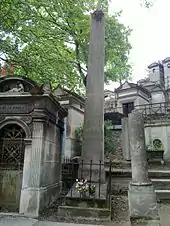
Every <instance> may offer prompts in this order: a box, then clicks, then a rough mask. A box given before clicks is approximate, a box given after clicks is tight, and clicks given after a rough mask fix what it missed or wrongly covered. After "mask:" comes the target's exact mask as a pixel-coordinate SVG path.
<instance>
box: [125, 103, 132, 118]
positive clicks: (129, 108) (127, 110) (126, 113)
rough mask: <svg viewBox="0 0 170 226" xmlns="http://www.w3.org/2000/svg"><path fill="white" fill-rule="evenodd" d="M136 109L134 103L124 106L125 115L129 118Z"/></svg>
mask: <svg viewBox="0 0 170 226" xmlns="http://www.w3.org/2000/svg"><path fill="white" fill-rule="evenodd" d="M133 109H134V102H130V103H125V104H123V114H124V115H125V116H126V117H128V114H129V113H131V112H132V111H133Z"/></svg>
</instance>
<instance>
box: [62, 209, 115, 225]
mask: <svg viewBox="0 0 170 226" xmlns="http://www.w3.org/2000/svg"><path fill="white" fill-rule="evenodd" d="M58 216H59V217H64V218H67V220H68V219H69V218H72V219H74V218H75V219H88V220H91V221H92V220H94V221H99V220H105V221H110V220H111V212H110V210H109V209H103V208H101V209H99V208H84V207H74V206H59V210H58Z"/></svg>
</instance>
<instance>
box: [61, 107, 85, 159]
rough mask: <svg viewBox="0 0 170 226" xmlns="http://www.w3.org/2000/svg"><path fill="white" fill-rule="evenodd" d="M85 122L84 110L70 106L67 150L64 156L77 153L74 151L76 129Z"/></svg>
mask: <svg viewBox="0 0 170 226" xmlns="http://www.w3.org/2000/svg"><path fill="white" fill-rule="evenodd" d="M83 123H84V112H83V111H81V110H79V109H76V108H71V107H70V108H69V110H68V118H67V126H66V127H67V133H66V139H65V150H64V157H65V158H68V159H70V158H72V157H73V156H74V154H75V152H74V143H75V130H76V129H77V128H79V127H80V126H82V125H83Z"/></svg>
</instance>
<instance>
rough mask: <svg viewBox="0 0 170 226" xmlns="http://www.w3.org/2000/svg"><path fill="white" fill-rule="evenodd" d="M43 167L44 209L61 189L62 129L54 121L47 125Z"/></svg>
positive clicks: (42, 199)
mask: <svg viewBox="0 0 170 226" xmlns="http://www.w3.org/2000/svg"><path fill="white" fill-rule="evenodd" d="M41 167H42V172H41V182H40V187H43V188H44V190H43V191H42V193H41V200H40V202H41V204H40V206H41V208H42V209H43V207H47V206H48V205H49V204H50V203H51V202H53V201H54V200H55V199H56V197H57V196H58V195H59V191H60V129H59V128H58V127H57V126H56V125H54V124H52V123H48V124H47V125H46V133H45V139H44V157H43V161H42V163H41Z"/></svg>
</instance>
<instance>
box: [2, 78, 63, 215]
mask: <svg viewBox="0 0 170 226" xmlns="http://www.w3.org/2000/svg"><path fill="white" fill-rule="evenodd" d="M66 116H67V111H66V110H65V109H64V108H62V107H61V105H60V104H59V102H58V101H57V100H56V99H55V97H54V96H53V95H52V92H51V87H50V85H49V84H46V85H42V86H39V85H38V84H36V82H34V81H32V80H30V79H28V78H24V77H14V76H12V77H4V78H0V207H1V211H3V212H4V211H8V212H10V211H11V212H19V213H20V214H24V215H26V216H31V217H37V216H38V215H39V213H40V211H41V210H43V209H44V208H46V207H47V206H48V205H49V204H50V203H51V202H52V201H53V200H55V199H56V197H57V196H58V195H59V192H60V188H61V181H60V180H61V179H60V151H61V146H62V136H63V131H64V118H65V117H66Z"/></svg>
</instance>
